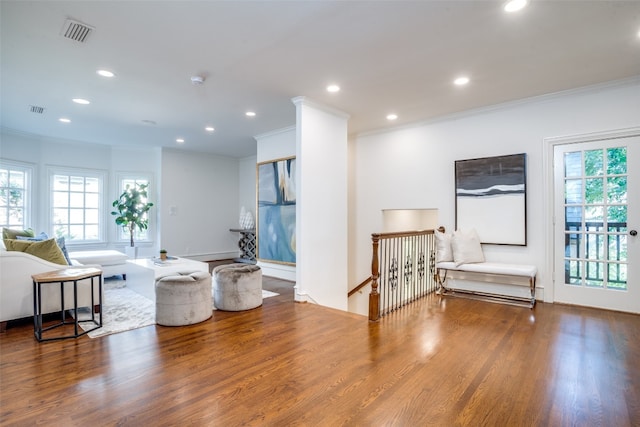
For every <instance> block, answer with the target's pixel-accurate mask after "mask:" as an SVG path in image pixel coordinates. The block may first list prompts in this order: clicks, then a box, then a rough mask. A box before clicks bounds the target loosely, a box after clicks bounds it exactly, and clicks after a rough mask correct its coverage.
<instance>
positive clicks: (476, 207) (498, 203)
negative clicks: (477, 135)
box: [455, 154, 527, 246]
mask: <svg viewBox="0 0 640 427" xmlns="http://www.w3.org/2000/svg"><path fill="white" fill-rule="evenodd" d="M526 163H527V155H526V154H512V155H507V156H497V157H484V158H480V159H469V160H457V161H456V162H455V178H456V229H457V230H458V229H459V230H466V229H471V228H475V229H476V231H477V232H478V236H479V237H480V242H482V243H489V244H496V245H519V246H526V244H527V186H526V183H527V175H526V171H527V168H526Z"/></svg>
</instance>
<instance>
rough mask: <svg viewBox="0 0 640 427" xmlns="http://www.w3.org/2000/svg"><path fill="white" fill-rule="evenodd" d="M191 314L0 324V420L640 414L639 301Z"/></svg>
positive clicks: (282, 302) (409, 420)
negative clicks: (145, 322)
mask: <svg viewBox="0 0 640 427" xmlns="http://www.w3.org/2000/svg"><path fill="white" fill-rule="evenodd" d="M264 287H265V289H269V290H273V291H275V292H279V293H280V294H281V295H280V296H277V297H273V298H268V299H265V300H264V304H263V306H262V307H260V308H257V309H254V310H250V311H246V312H238V313H227V312H220V311H217V312H214V315H213V318H212V319H210V320H208V321H206V322H203V323H200V324H197V325H192V326H185V327H174V328H172V327H161V326H149V327H146V328H141V329H137V330H134V331H129V332H124V333H120V334H115V335H111V336H107V337H103V338H97V339H91V338H89V337H86V336H84V337H81V338H79V339H77V340H66V341H60V342H48V343H38V342H36V341H35V339H34V338H33V328H32V326H31V325H30V324H25V325H21V326H20V325H18V326H13V327H10V328H9V329H8V330H7V332H6V333H4V334H2V335H1V336H0V358H1V360H0V381H1V388H0V390H1V395H0V416H1V418H0V424H2V425H3V426H4V425H6V426H10V425H20V426H23V425H35V424H49V425H66V426H75V425H122V426H162V425H195V426H199V425H206V426H239V425H266V426H291V425H299V426H338V425H346V426H383V425H384V426H426V425H433V426H454V425H461V426H465V425H469V426H639V425H640V316H635V315H630V314H623V313H612V312H606V311H599V310H592V309H586V308H579V307H570V306H562V305H552V304H538V305H537V307H536V308H535V310H533V311H532V310H528V309H524V308H519V307H512V306H506V305H498V304H491V303H486V302H481V301H472V300H465V299H457V298H449V299H441V298H440V297H438V296H435V295H433V296H430V297H428V298H426V299H424V300H421V301H419V302H417V303H415V304H413V305H412V306H409V307H408V308H404V309H402V310H400V311H397V312H395V313H393V314H391V315H390V316H387V317H385V318H383V319H382V320H381V321H380V322H377V323H369V322H368V321H367V319H366V318H365V317H362V316H358V315H355V314H349V313H344V312H340V311H336V310H332V309H328V308H324V307H319V306H316V305H313V304H299V303H294V302H293V290H292V284H291V283H289V282H283V281H279V280H276V279H270V278H265V286H264Z"/></svg>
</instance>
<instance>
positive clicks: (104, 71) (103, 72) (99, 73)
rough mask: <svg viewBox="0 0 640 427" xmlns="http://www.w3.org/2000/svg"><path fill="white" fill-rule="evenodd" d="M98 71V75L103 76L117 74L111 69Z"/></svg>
mask: <svg viewBox="0 0 640 427" xmlns="http://www.w3.org/2000/svg"><path fill="white" fill-rule="evenodd" d="M96 73H98V75H100V76H102V77H114V76H115V74H114V73H113V72H112V71H109V70H98V71H96Z"/></svg>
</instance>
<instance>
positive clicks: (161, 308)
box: [156, 271, 213, 326]
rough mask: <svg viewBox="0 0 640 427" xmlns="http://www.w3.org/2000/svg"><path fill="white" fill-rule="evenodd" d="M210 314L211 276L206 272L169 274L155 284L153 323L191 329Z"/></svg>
mask: <svg viewBox="0 0 640 427" xmlns="http://www.w3.org/2000/svg"><path fill="white" fill-rule="evenodd" d="M212 314H213V305H212V301H211V275H210V274H209V273H207V272H205V271H196V272H195V273H171V275H170V276H164V277H159V278H158V280H156V323H157V324H158V325H163V326H182V325H192V324H194V323H199V322H202V321H204V320H207V319H208V318H210V317H211V315H212Z"/></svg>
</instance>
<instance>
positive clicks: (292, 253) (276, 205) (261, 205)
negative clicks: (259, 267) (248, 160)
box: [257, 157, 296, 264]
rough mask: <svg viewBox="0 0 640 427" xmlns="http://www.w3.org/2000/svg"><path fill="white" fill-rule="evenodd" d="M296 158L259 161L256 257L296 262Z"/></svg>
mask: <svg viewBox="0 0 640 427" xmlns="http://www.w3.org/2000/svg"><path fill="white" fill-rule="evenodd" d="M295 176H296V159H295V157H290V158H284V159H278V160H275V161H269V162H263V163H258V166H257V182H258V191H257V198H258V209H257V212H258V224H257V225H258V229H257V238H258V242H257V244H258V259H259V260H261V261H267V262H275V263H282V264H295V263H296V180H295Z"/></svg>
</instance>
